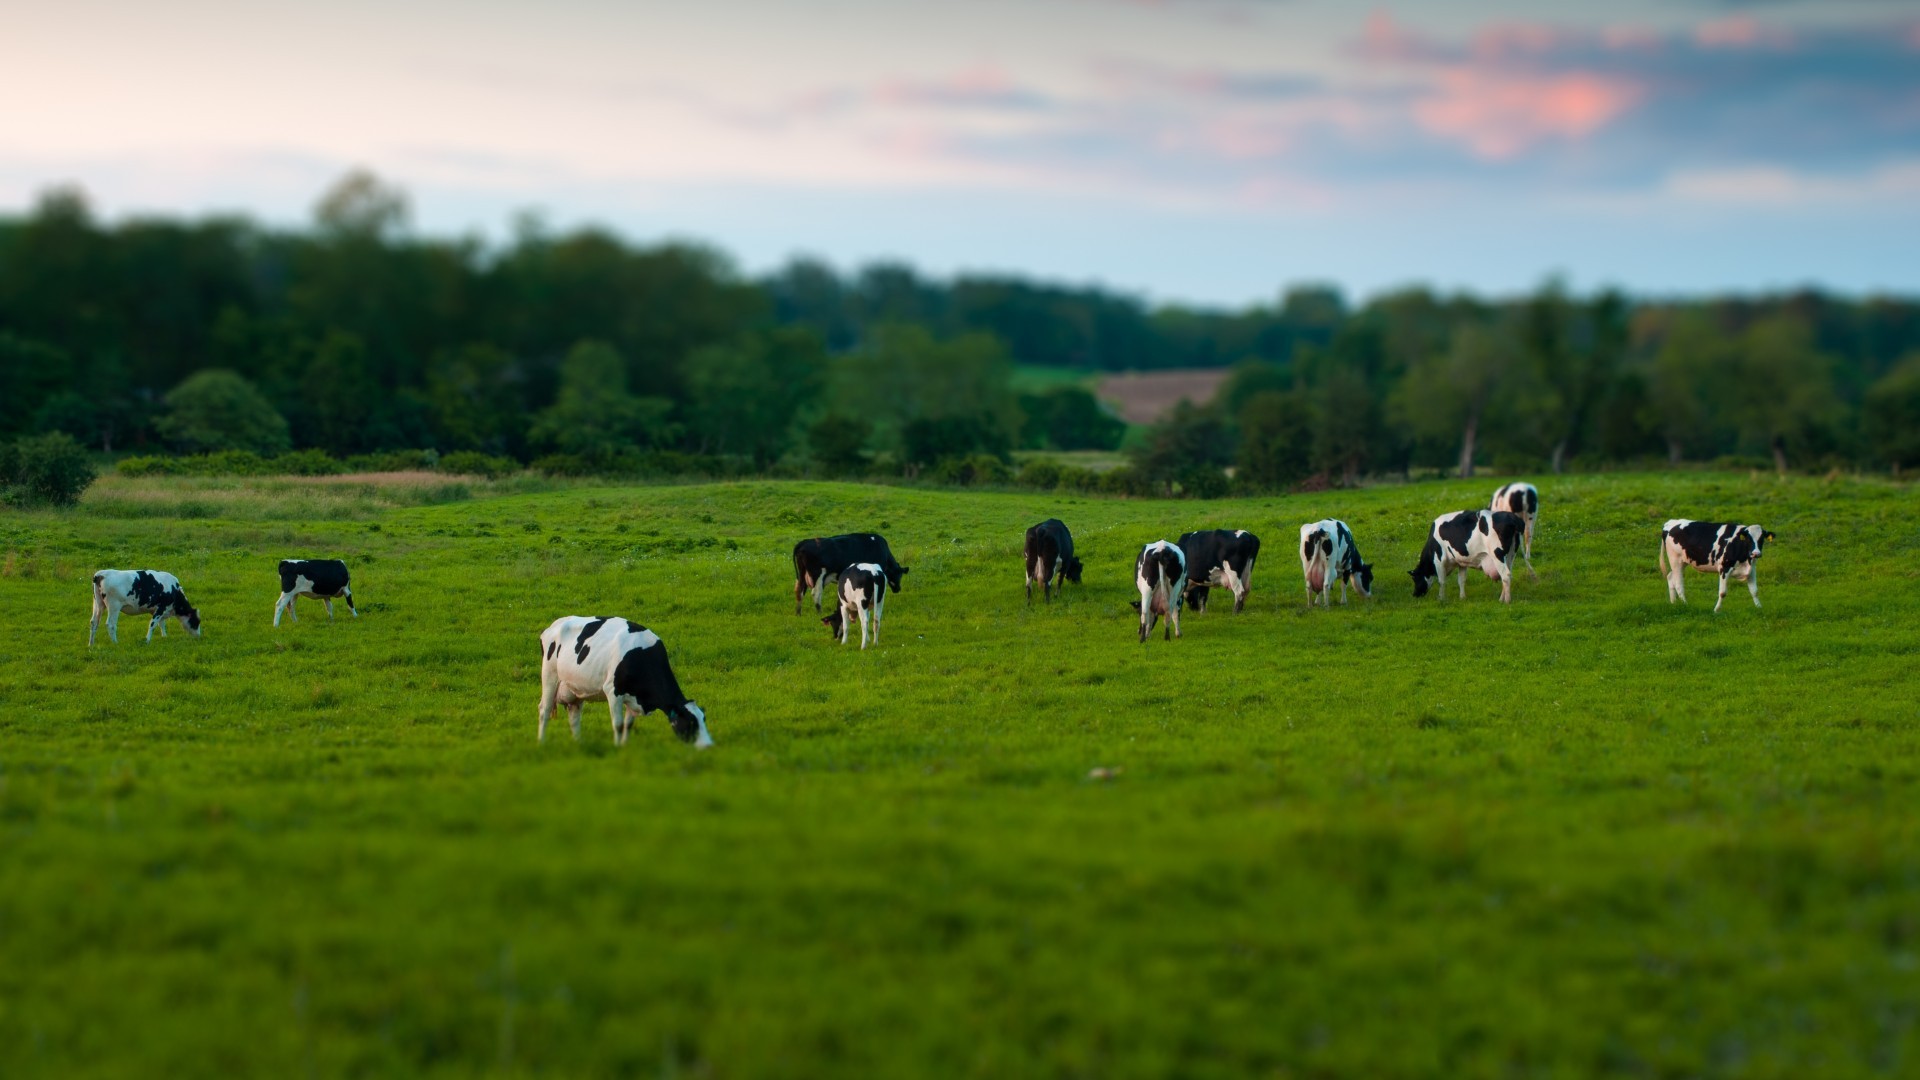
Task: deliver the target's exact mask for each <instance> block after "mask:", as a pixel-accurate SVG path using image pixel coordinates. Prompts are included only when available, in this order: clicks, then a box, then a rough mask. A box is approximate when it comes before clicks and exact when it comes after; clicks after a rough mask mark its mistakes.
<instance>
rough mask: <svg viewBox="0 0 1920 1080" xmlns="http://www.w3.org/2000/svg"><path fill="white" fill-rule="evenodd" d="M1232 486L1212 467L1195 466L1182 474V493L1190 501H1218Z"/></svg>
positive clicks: (1225, 475)
mask: <svg viewBox="0 0 1920 1080" xmlns="http://www.w3.org/2000/svg"><path fill="white" fill-rule="evenodd" d="M1231 486H1232V484H1231V483H1230V482H1229V481H1228V480H1227V474H1226V473H1224V472H1221V471H1220V470H1219V469H1216V468H1214V467H1213V466H1211V465H1195V466H1193V467H1192V468H1189V469H1187V470H1185V471H1183V472H1181V474H1180V491H1181V493H1182V494H1184V495H1186V497H1187V498H1189V499H1218V498H1220V497H1221V496H1223V495H1225V494H1226V493H1227V491H1228V489H1229V488H1230V487H1231Z"/></svg>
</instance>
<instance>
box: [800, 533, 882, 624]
mask: <svg viewBox="0 0 1920 1080" xmlns="http://www.w3.org/2000/svg"><path fill="white" fill-rule="evenodd" d="M854 563H873V564H875V565H877V566H879V567H880V568H881V570H882V572H884V573H885V574H886V575H887V588H889V589H891V590H893V591H894V592H899V591H900V579H901V578H903V577H905V576H906V575H907V568H906V567H904V566H901V565H900V564H899V563H897V562H894V561H893V552H892V551H891V550H889V549H888V547H887V539H886V537H884V536H880V535H879V534H877V533H846V534H844V535H842V536H827V537H815V538H813V539H812V540H802V541H800V542H799V543H797V544H795V545H793V613H794V614H795V615H798V614H800V598H801V597H803V596H805V595H806V593H807V590H808V589H812V590H813V610H814V611H816V612H818V611H819V610H820V597H821V594H822V593H823V592H825V591H826V587H827V581H828V579H837V578H839V576H840V571H841V570H843V569H845V568H847V567H849V566H852V565H853V564H854Z"/></svg>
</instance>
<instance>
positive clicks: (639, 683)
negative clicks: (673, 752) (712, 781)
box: [540, 615, 713, 749]
mask: <svg viewBox="0 0 1920 1080" xmlns="http://www.w3.org/2000/svg"><path fill="white" fill-rule="evenodd" d="M540 657H541V663H540V741H542V742H545V741H546V738H547V718H548V717H550V716H552V715H553V707H554V705H555V704H559V705H561V706H563V707H564V708H565V709H566V710H567V723H568V724H570V725H571V726H572V727H573V737H574V739H575V740H576V741H577V740H578V739H579V738H580V704H581V703H582V702H586V701H605V702H606V703H607V708H608V709H609V710H610V711H611V712H612V713H613V742H614V745H616V746H625V745H626V743H627V735H628V733H630V732H632V731H633V720H634V717H635V716H638V715H642V714H645V713H650V712H653V711H654V710H656V709H658V710H661V711H664V712H665V713H666V714H667V720H668V722H669V723H671V724H672V725H673V733H674V734H675V735H678V736H680V741H681V742H690V743H692V744H693V745H694V746H696V747H698V748H701V749H705V748H706V747H709V746H712V745H713V738H712V736H710V735H708V734H707V713H706V710H704V709H702V708H701V707H700V706H698V705H696V704H694V703H693V702H691V701H689V700H687V695H685V694H683V693H681V692H680V681H679V680H678V679H675V678H674V677H673V668H672V667H671V666H670V665H669V664H668V663H667V647H666V646H665V645H662V644H661V643H660V638H659V636H658V635H657V634H655V633H654V632H653V631H651V630H649V629H647V628H646V627H644V626H640V625H638V624H636V623H633V622H629V621H628V620H626V619H610V618H591V617H588V616H585V615H568V616H565V617H564V618H559V619H555V620H554V621H553V623H552V625H550V626H548V627H547V628H546V630H544V631H542V632H541V634H540Z"/></svg>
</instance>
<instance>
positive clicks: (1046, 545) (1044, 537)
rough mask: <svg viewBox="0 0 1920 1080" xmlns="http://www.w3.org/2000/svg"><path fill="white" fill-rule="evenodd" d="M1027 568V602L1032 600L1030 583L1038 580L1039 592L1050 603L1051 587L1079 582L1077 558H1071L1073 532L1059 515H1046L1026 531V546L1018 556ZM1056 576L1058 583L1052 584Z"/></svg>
mask: <svg viewBox="0 0 1920 1080" xmlns="http://www.w3.org/2000/svg"><path fill="white" fill-rule="evenodd" d="M1021 558H1022V561H1024V562H1025V563H1026V568H1027V603H1029V604H1031V603H1033V584H1034V582H1036V581H1037V582H1039V583H1040V591H1041V592H1042V593H1043V594H1045V596H1046V598H1047V602H1048V603H1052V602H1053V590H1054V589H1055V588H1056V587H1060V586H1064V585H1065V583H1066V582H1069V581H1071V582H1073V583H1074V584H1075V585H1078V584H1080V571H1081V569H1082V567H1081V564H1080V560H1079V559H1076V558H1074V557H1073V534H1072V533H1070V532H1068V531H1067V527H1066V525H1065V524H1063V523H1062V522H1061V521H1060V519H1059V518H1048V519H1047V520H1045V521H1043V522H1041V523H1040V524H1038V525H1035V526H1034V527H1033V528H1031V529H1028V530H1027V546H1026V551H1025V553H1024V554H1023V555H1022V556H1021ZM1056 579H1058V581H1059V582H1060V586H1056V585H1055V580H1056Z"/></svg>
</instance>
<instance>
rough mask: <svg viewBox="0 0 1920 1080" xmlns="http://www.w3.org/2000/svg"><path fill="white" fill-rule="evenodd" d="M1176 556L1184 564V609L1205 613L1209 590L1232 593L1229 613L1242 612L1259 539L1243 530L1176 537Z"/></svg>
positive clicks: (1222, 530) (1212, 531)
mask: <svg viewBox="0 0 1920 1080" xmlns="http://www.w3.org/2000/svg"><path fill="white" fill-rule="evenodd" d="M1180 556H1181V557H1182V558H1184V559H1185V560H1186V561H1187V586H1186V606H1187V607H1190V608H1192V609H1193V610H1194V611H1195V612H1196V613H1198V612H1205V611H1206V610H1207V593H1208V591H1209V590H1210V589H1211V588H1212V587H1216V586H1217V587H1220V588H1226V589H1231V590H1233V613H1234V614H1235V615H1238V614H1240V612H1242V611H1244V610H1246V606H1247V592H1248V590H1249V589H1251V588H1252V587H1253V561H1254V560H1255V559H1257V558H1259V556H1260V538H1259V537H1257V536H1255V535H1253V534H1252V533H1250V532H1248V531H1247V530H1245V529H1233V530H1228V529H1207V530H1204V531H1201V532H1190V533H1186V534H1184V535H1182V536H1181V537H1180Z"/></svg>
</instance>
